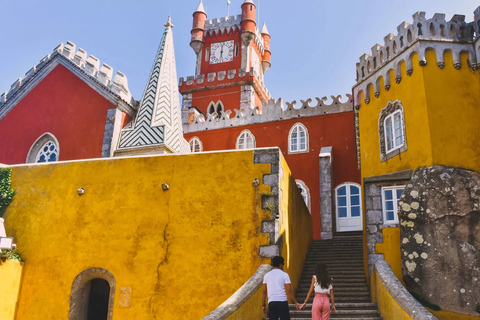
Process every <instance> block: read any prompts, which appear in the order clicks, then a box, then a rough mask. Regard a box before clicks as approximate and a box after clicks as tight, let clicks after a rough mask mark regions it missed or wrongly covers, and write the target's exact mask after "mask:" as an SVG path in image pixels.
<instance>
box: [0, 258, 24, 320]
mask: <svg viewBox="0 0 480 320" xmlns="http://www.w3.org/2000/svg"><path fill="white" fill-rule="evenodd" d="M22 270H23V262H17V261H12V260H6V261H0V287H1V289H0V315H1V319H2V320H14V319H15V309H16V306H17V299H18V292H19V290H20V285H21V281H22Z"/></svg>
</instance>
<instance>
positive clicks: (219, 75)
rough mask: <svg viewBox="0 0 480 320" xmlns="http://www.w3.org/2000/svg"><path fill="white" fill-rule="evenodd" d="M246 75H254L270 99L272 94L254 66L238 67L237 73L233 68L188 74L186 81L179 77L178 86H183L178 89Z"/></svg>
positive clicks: (227, 80) (239, 78) (235, 78)
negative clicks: (194, 74)
mask: <svg viewBox="0 0 480 320" xmlns="http://www.w3.org/2000/svg"><path fill="white" fill-rule="evenodd" d="M247 75H250V76H253V77H255V79H256V81H257V83H258V84H259V86H260V87H261V89H262V90H263V92H265V94H266V96H267V98H268V99H271V97H272V96H271V94H270V92H269V91H268V90H267V87H266V86H265V83H264V82H263V79H262V78H261V77H260V75H259V74H257V73H256V71H255V70H254V68H250V70H249V71H248V72H247V70H245V69H239V70H238V73H237V70H235V69H233V70H228V71H218V72H211V73H208V74H207V75H205V74H200V75H198V76H188V77H187V80H186V81H185V79H184V78H183V77H181V78H180V79H179V82H178V86H179V87H182V86H184V87H183V88H181V89H180V90H181V91H184V90H186V87H188V86H195V85H204V84H205V83H214V82H215V83H218V82H220V83H222V82H230V80H231V81H235V80H242V78H245V76H247ZM205 81H206V82H205Z"/></svg>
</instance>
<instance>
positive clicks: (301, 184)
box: [295, 180, 311, 214]
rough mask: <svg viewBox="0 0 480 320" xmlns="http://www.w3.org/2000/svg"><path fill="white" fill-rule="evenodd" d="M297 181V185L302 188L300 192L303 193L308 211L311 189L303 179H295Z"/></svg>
mask: <svg viewBox="0 0 480 320" xmlns="http://www.w3.org/2000/svg"><path fill="white" fill-rule="evenodd" d="M295 183H296V184H297V187H298V189H299V190H300V193H301V194H302V198H303V201H305V204H306V205H307V208H308V211H310V190H309V189H308V187H307V185H306V184H305V182H303V181H302V180H295ZM310 214H311V212H310Z"/></svg>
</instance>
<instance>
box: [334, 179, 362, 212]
mask: <svg viewBox="0 0 480 320" xmlns="http://www.w3.org/2000/svg"><path fill="white" fill-rule="evenodd" d="M335 198H336V204H337V208H336V209H337V217H338V218H350V217H360V215H361V212H362V202H361V198H360V185H358V184H356V183H344V184H342V185H340V186H338V187H337V188H336V189H335Z"/></svg>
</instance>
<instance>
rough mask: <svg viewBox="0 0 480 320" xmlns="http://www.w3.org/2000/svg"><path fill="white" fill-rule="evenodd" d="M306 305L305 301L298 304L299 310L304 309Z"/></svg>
mask: <svg viewBox="0 0 480 320" xmlns="http://www.w3.org/2000/svg"><path fill="white" fill-rule="evenodd" d="M306 305H307V302H304V303H303V304H302V305H301V306H300V310H303V309H305V306H306Z"/></svg>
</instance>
